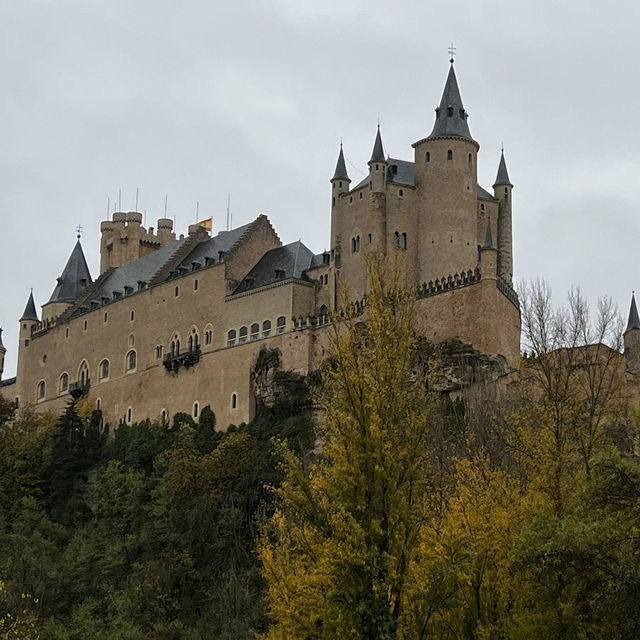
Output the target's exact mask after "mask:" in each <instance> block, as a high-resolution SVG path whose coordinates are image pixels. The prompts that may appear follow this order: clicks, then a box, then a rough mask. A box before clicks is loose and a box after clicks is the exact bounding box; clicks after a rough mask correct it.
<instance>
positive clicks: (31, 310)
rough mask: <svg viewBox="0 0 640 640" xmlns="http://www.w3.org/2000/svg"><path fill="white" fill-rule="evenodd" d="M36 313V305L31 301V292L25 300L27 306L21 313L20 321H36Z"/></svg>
mask: <svg viewBox="0 0 640 640" xmlns="http://www.w3.org/2000/svg"><path fill="white" fill-rule="evenodd" d="M37 319H38V313H37V311H36V303H35V302H34V301H33V291H32V292H31V293H30V294H29V299H28V300H27V306H26V307H25V308H24V312H23V313H22V317H21V318H20V320H37Z"/></svg>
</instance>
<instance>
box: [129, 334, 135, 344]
mask: <svg viewBox="0 0 640 640" xmlns="http://www.w3.org/2000/svg"><path fill="white" fill-rule="evenodd" d="M135 343H136V337H135V336H134V335H133V333H130V334H129V346H130V347H133V345H134V344H135Z"/></svg>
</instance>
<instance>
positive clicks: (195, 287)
mask: <svg viewBox="0 0 640 640" xmlns="http://www.w3.org/2000/svg"><path fill="white" fill-rule="evenodd" d="M193 290H194V291H197V290H198V279H197V278H196V279H195V280H194V281H193Z"/></svg>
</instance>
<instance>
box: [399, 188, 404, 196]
mask: <svg viewBox="0 0 640 640" xmlns="http://www.w3.org/2000/svg"><path fill="white" fill-rule="evenodd" d="M398 195H399V196H400V197H401V198H402V197H403V196H404V191H403V190H402V189H399V190H398Z"/></svg>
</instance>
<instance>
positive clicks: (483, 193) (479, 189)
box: [476, 184, 495, 200]
mask: <svg viewBox="0 0 640 640" xmlns="http://www.w3.org/2000/svg"><path fill="white" fill-rule="evenodd" d="M476 193H477V195H478V198H488V199H489V200H495V197H494V196H493V194H491V193H489V192H488V191H486V190H485V189H483V188H482V187H481V186H480V185H479V184H478V185H476Z"/></svg>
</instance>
